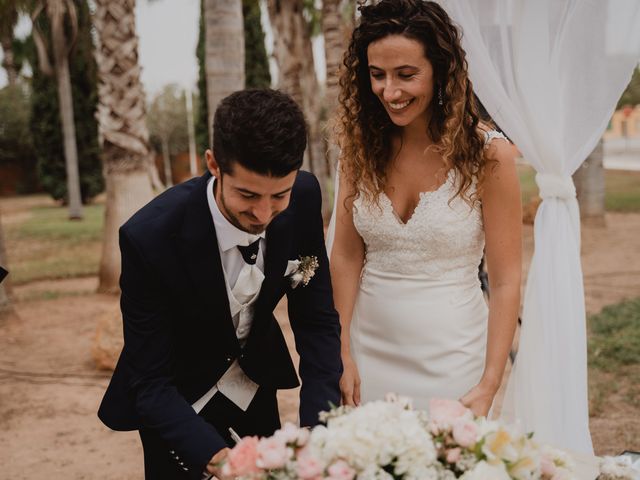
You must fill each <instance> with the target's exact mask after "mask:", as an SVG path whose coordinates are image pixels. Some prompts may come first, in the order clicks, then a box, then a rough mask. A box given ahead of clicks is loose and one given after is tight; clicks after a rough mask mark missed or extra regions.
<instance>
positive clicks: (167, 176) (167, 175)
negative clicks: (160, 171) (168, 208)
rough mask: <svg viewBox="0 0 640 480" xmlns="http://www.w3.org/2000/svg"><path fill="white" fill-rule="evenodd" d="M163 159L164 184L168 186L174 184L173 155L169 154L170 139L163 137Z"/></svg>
mask: <svg viewBox="0 0 640 480" xmlns="http://www.w3.org/2000/svg"><path fill="white" fill-rule="evenodd" d="M161 143H162V161H163V163H164V184H165V186H166V187H167V188H169V187H172V186H173V174H172V172H171V156H170V155H169V139H167V138H163V139H162V142H161Z"/></svg>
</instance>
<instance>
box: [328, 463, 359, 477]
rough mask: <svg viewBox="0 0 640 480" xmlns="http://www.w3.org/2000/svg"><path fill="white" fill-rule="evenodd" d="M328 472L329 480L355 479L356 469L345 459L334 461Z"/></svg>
mask: <svg viewBox="0 0 640 480" xmlns="http://www.w3.org/2000/svg"><path fill="white" fill-rule="evenodd" d="M327 473H328V474H329V476H328V477H326V479H327V480H353V479H354V478H355V476H356V471H355V470H354V469H353V468H351V466H350V465H349V464H348V463H347V462H345V461H344V460H338V461H337V462H335V463H332V464H331V465H330V466H329V468H328V469H327Z"/></svg>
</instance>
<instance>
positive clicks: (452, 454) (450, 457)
mask: <svg viewBox="0 0 640 480" xmlns="http://www.w3.org/2000/svg"><path fill="white" fill-rule="evenodd" d="M460 453H461V450H460V448H457V447H456V448H451V449H449V450H447V463H456V462H457V461H458V460H460Z"/></svg>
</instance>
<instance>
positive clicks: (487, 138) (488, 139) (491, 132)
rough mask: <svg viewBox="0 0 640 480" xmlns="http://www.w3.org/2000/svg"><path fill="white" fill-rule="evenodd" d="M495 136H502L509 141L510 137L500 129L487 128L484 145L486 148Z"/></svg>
mask: <svg viewBox="0 0 640 480" xmlns="http://www.w3.org/2000/svg"><path fill="white" fill-rule="evenodd" d="M494 138H502V139H503V140H506V141H507V142H508V141H509V139H508V138H507V137H505V135H504V133H502V132H499V131H498V130H486V131H485V132H484V146H485V148H486V147H487V146H488V145H489V144H490V143H491V141H492V140H493V139H494Z"/></svg>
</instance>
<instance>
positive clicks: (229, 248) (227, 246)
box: [192, 177, 266, 412]
mask: <svg viewBox="0 0 640 480" xmlns="http://www.w3.org/2000/svg"><path fill="white" fill-rule="evenodd" d="M214 183H215V177H212V178H211V179H210V180H209V183H208V184H207V201H208V202H209V209H210V210H211V216H212V217H213V223H214V226H215V230H216V237H217V240H218V250H219V252H220V259H221V260H222V268H223V273H224V277H225V284H226V288H227V296H228V298H229V308H230V310H231V318H232V320H233V326H234V328H235V331H236V336H237V337H238V340H239V341H240V343H241V344H243V343H244V341H246V338H247V336H248V335H249V331H250V330H251V323H252V322H253V305H254V302H255V300H256V299H257V297H258V294H259V289H258V292H256V294H255V296H254V297H253V298H252V299H251V300H249V301H247V302H246V303H241V302H239V301H238V300H237V299H236V298H235V296H234V295H233V290H234V287H235V284H236V281H237V280H238V276H239V275H240V271H241V270H242V269H243V268H244V267H245V266H246V265H247V264H246V262H245V261H244V259H243V258H242V254H241V253H240V251H239V250H238V249H237V248H236V247H237V246H238V245H240V246H247V245H250V244H251V243H253V242H255V241H256V240H257V239H258V238H259V239H260V248H259V250H258V258H257V259H256V264H255V265H256V266H257V267H258V268H259V269H260V271H261V272H264V254H265V249H266V240H265V233H264V232H263V233H261V234H259V235H253V234H251V233H247V232H244V231H242V230H240V229H239V228H237V227H236V226H234V225H232V224H231V222H229V220H227V218H226V217H225V216H224V215H223V214H222V212H221V211H220V208H219V207H218V204H217V203H216V200H215V196H214ZM257 389H258V385H257V384H256V383H254V382H253V381H251V379H249V378H248V377H247V376H246V375H245V374H244V372H243V371H242V369H241V368H240V364H239V363H238V361H237V360H236V361H235V362H233V364H232V365H231V366H230V367H229V369H228V370H227V371H226V372H225V374H224V375H223V376H222V378H220V380H218V383H217V384H216V385H214V386H213V387H212V388H211V389H210V390H209V391H208V392H207V393H205V394H204V395H203V396H202V397H201V398H199V399H198V400H197V401H196V402H195V403H194V404H193V405H192V407H193V409H194V410H195V411H196V412H200V410H202V408H204V406H205V405H206V404H207V403H208V402H209V400H211V398H212V397H213V396H214V395H215V394H216V392H220V393H222V394H223V395H225V396H226V397H227V398H229V400H231V401H232V402H233V403H235V404H236V405H237V406H239V407H240V408H241V409H242V410H246V409H247V407H248V406H249V403H250V402H251V400H252V399H253V397H254V395H255V393H256V391H257Z"/></svg>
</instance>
